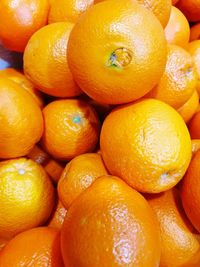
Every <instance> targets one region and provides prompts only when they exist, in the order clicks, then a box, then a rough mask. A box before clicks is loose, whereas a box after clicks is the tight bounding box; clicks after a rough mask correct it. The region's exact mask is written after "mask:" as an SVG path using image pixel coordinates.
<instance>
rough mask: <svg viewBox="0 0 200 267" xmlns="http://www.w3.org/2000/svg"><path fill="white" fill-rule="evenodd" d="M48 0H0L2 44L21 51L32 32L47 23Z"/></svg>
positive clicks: (0, 37) (0, 35) (0, 34)
mask: <svg viewBox="0 0 200 267" xmlns="http://www.w3.org/2000/svg"><path fill="white" fill-rule="evenodd" d="M48 12H49V1H48V0H40V1H38V0H18V1H12V0H1V1H0V18H1V22H0V39H1V42H2V43H3V45H4V46H5V47H6V48H8V49H10V50H14V51H18V52H23V51H24V49H25V47H26V45H27V42H28V40H29V38H30V37H31V36H32V34H33V33H34V32H36V31H37V30H38V29H40V28H41V27H43V26H44V25H46V24H47V16H48Z"/></svg>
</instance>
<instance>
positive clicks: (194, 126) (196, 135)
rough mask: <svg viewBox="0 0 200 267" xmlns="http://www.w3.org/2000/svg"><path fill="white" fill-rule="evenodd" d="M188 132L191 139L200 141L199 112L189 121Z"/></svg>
mask: <svg viewBox="0 0 200 267" xmlns="http://www.w3.org/2000/svg"><path fill="white" fill-rule="evenodd" d="M189 131H190V135H191V138H192V139H200V111H198V112H197V113H195V114H194V116H193V117H192V119H191V120H190V122H189Z"/></svg>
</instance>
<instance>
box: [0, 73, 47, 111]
mask: <svg viewBox="0 0 200 267" xmlns="http://www.w3.org/2000/svg"><path fill="white" fill-rule="evenodd" d="M0 78H8V79H10V80H12V81H14V82H16V83H17V84H19V85H20V86H21V87H22V88H24V89H25V90H26V91H28V92H29V93H30V94H31V95H32V96H33V97H34V99H35V100H36V102H37V103H38V105H39V107H40V108H42V107H43V106H44V101H43V98H42V95H41V93H40V92H39V91H38V90H37V89H35V88H34V86H33V84H32V83H31V82H30V81H29V80H28V79H27V78H26V77H25V75H24V74H22V73H20V72H19V71H17V70H15V69H12V68H8V69H3V70H0Z"/></svg>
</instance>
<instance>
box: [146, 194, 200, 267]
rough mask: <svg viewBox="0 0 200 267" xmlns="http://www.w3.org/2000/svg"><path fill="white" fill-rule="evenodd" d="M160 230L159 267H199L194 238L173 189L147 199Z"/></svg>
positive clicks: (198, 250) (190, 226) (195, 238)
mask: <svg viewBox="0 0 200 267" xmlns="http://www.w3.org/2000/svg"><path fill="white" fill-rule="evenodd" d="M148 202H149V204H150V206H151V207H152V209H153V211H154V212H155V214H156V216H157V219H158V222H159V225H160V231H161V260H160V267H198V266H200V244H199V241H198V238H199V235H198V237H196V235H195V234H194V230H193V227H192V225H191V224H190V222H189V221H188V219H187V218H186V216H185V214H184V210H183V208H182V205H181V200H180V196H179V193H178V191H177V189H173V190H169V191H166V192H164V193H162V194H159V195H154V196H151V197H149V201H148Z"/></svg>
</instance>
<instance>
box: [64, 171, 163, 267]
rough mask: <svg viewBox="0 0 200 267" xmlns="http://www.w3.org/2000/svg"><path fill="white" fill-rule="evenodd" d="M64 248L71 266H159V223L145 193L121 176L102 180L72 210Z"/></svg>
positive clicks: (78, 199)
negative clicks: (140, 192) (128, 183)
mask: <svg viewBox="0 0 200 267" xmlns="http://www.w3.org/2000/svg"><path fill="white" fill-rule="evenodd" d="M77 240H78V242H77ZM61 250H62V255H63V259H64V263H65V266H70V267H77V266H81V267H107V266H109V267H133V266H134V267H135V266H137V267H140V266H141V267H143V266H148V267H158V266H159V261H160V235H159V231H158V225H157V222H156V220H155V217H154V214H153V212H152V210H151V209H150V207H149V205H148V203H147V201H146V200H145V199H144V197H143V196H142V195H140V194H139V193H138V192H137V191H135V190H133V189H132V188H130V187H129V186H128V185H127V184H126V183H124V182H123V181H122V180H121V179H119V178H117V177H113V176H102V177H101V178H99V179H97V180H96V181H95V182H94V183H93V184H92V185H91V186H90V187H89V188H88V189H86V191H84V192H83V193H82V194H81V195H80V196H79V197H78V198H77V199H76V200H75V201H74V202H73V204H72V205H71V207H70V208H69V210H68V215H67V217H66V218H65V221H64V225H63V228H62V230H61Z"/></svg>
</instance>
